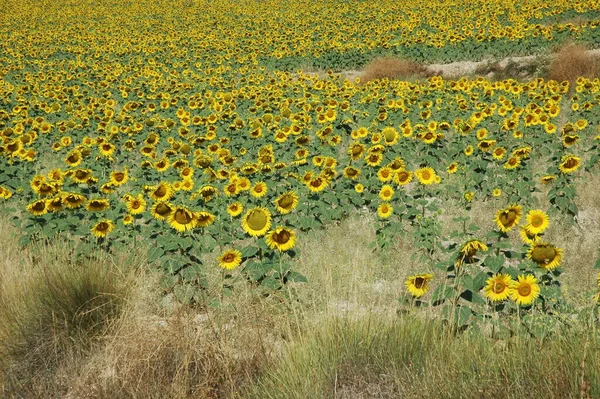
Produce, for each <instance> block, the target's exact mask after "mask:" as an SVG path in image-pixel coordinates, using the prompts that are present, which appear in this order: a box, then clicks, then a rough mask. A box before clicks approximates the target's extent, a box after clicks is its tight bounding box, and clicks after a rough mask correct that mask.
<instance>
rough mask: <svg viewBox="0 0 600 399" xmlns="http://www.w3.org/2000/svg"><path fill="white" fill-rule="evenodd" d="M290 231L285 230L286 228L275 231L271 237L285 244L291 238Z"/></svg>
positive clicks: (278, 242)
mask: <svg viewBox="0 0 600 399" xmlns="http://www.w3.org/2000/svg"><path fill="white" fill-rule="evenodd" d="M290 237H291V235H290V232H289V231H287V230H285V229H281V230H280V231H279V232H275V233H274V234H273V235H272V236H271V238H272V239H273V241H275V242H276V243H277V244H285V243H287V242H288V241H289V240H290Z"/></svg>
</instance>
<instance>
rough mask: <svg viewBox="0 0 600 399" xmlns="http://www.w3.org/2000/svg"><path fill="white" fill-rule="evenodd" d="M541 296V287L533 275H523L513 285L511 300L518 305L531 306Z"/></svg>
mask: <svg viewBox="0 0 600 399" xmlns="http://www.w3.org/2000/svg"><path fill="white" fill-rule="evenodd" d="M539 295H540V286H539V285H538V283H537V279H536V278H535V277H534V276H533V275H531V274H528V275H524V274H522V275H520V276H519V277H518V280H517V281H513V282H512V284H511V291H510V298H511V299H512V300H513V301H515V302H516V303H517V304H518V305H522V306H529V305H531V304H532V303H533V301H535V300H536V298H537V297H538V296H539Z"/></svg>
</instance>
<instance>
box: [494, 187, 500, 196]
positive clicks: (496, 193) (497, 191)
mask: <svg viewBox="0 0 600 399" xmlns="http://www.w3.org/2000/svg"><path fill="white" fill-rule="evenodd" d="M501 195H502V190H500V189H499V188H495V189H494V190H493V191H492V197H499V196H501Z"/></svg>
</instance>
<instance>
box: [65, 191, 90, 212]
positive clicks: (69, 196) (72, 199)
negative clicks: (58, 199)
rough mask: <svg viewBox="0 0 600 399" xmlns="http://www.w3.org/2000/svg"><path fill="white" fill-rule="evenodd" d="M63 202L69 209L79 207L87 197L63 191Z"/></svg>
mask: <svg viewBox="0 0 600 399" xmlns="http://www.w3.org/2000/svg"><path fill="white" fill-rule="evenodd" d="M62 197H63V204H64V205H65V206H66V207H67V208H69V209H77V208H79V207H80V206H81V205H83V203H84V202H85V200H86V198H85V197H84V196H83V195H81V194H74V193H63V194H62Z"/></svg>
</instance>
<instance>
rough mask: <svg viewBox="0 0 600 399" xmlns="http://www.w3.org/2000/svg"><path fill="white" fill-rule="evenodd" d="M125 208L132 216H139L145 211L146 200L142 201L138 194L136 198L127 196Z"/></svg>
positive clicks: (142, 198)
mask: <svg viewBox="0 0 600 399" xmlns="http://www.w3.org/2000/svg"><path fill="white" fill-rule="evenodd" d="M125 206H126V207H127V212H129V213H131V214H132V215H139V214H141V213H144V211H145V210H146V200H144V196H143V195H142V194H138V195H137V197H132V196H129V197H128V199H127V201H126V202H125Z"/></svg>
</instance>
